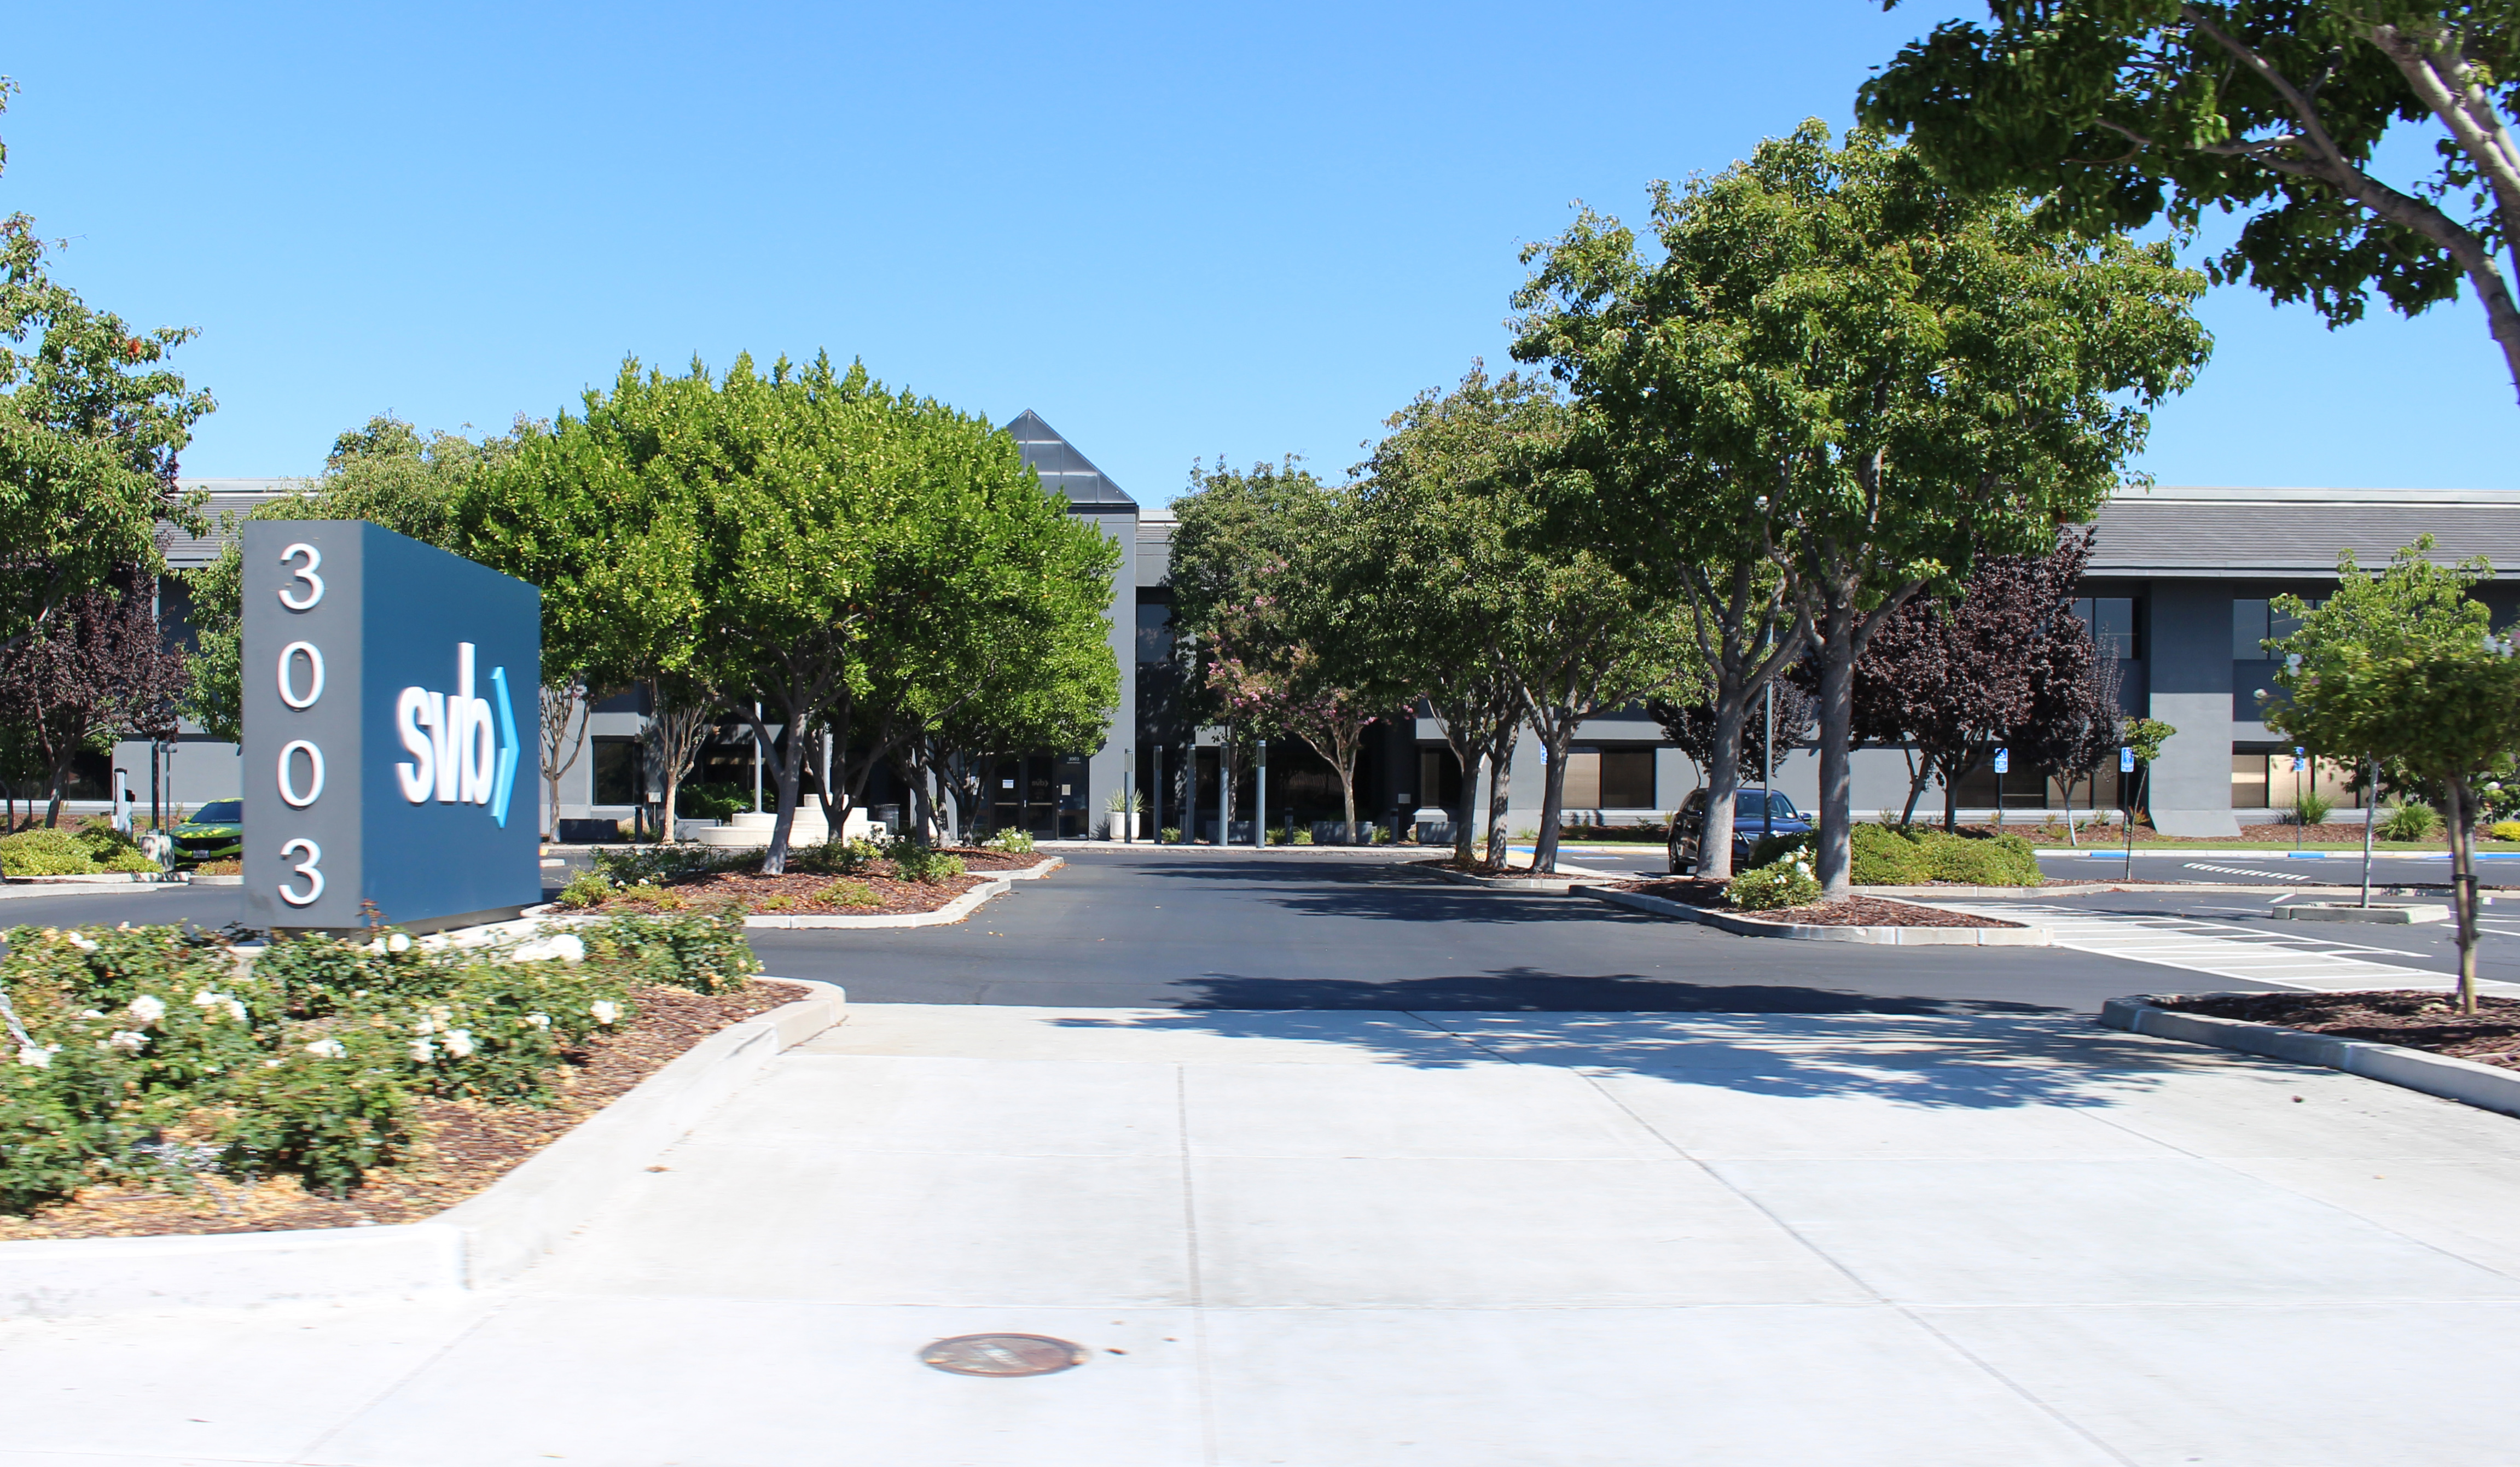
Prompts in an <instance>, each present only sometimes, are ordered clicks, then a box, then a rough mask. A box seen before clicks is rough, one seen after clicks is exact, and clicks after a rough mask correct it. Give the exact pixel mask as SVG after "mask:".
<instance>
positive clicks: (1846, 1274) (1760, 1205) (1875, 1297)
mask: <svg viewBox="0 0 2520 1467" xmlns="http://www.w3.org/2000/svg"><path fill="white" fill-rule="evenodd" d="M1584 1080H1585V1083H1586V1084H1588V1085H1590V1086H1592V1088H1593V1091H1594V1093H1596V1094H1598V1095H1599V1096H1600V1097H1601V1098H1602V1099H1604V1100H1607V1101H1608V1102H1609V1103H1610V1104H1611V1105H1613V1106H1616V1107H1617V1108H1618V1110H1619V1111H1620V1113H1621V1114H1623V1115H1625V1116H1626V1117H1627V1118H1628V1119H1629V1120H1631V1121H1634V1122H1636V1123H1637V1124H1638V1125H1639V1126H1642V1127H1643V1128H1644V1129H1645V1133H1646V1134H1648V1135H1651V1136H1652V1137H1653V1138H1654V1139H1655V1140H1658V1141H1660V1142H1662V1143H1663V1144H1664V1145H1665V1146H1668V1147H1670V1148H1671V1153H1672V1155H1674V1156H1676V1157H1678V1158H1680V1159H1681V1160H1682V1161H1685V1162H1687V1163H1688V1164H1689V1165H1690V1166H1692V1167H1695V1168H1696V1169H1697V1170H1698V1171H1699V1172H1701V1173H1703V1174H1704V1175H1705V1176H1706V1178H1708V1179H1709V1180H1711V1181H1713V1182H1714V1183H1715V1184H1716V1185H1717V1186H1720V1187H1722V1188H1724V1190H1726V1191H1728V1192H1730V1193H1732V1194H1733V1196H1735V1197H1738V1198H1740V1199H1741V1201H1742V1203H1743V1204H1744V1205H1745V1206H1747V1207H1749V1208H1751V1209H1752V1210H1753V1211H1755V1212H1757V1213H1758V1214H1759V1216H1761V1217H1763V1218H1765V1219H1767V1220H1768V1221H1769V1222H1770V1223H1773V1224H1775V1225H1776V1227H1777V1228H1778V1230H1779V1231H1781V1232H1782V1233H1784V1235H1785V1236H1787V1237H1789V1238H1791V1239H1793V1240H1794V1241H1795V1242H1796V1243H1798V1244H1800V1245H1801V1246H1802V1248H1803V1249H1804V1251H1806V1252H1808V1253H1809V1254H1811V1256H1812V1257H1814V1258H1816V1259H1819V1260H1820V1261H1821V1262H1822V1263H1823V1264H1825V1265H1827V1266H1828V1267H1830V1268H1832V1269H1834V1270H1835V1271H1836V1272H1837V1274H1838V1275H1839V1276H1840V1277H1842V1278H1844V1279H1845V1280H1846V1281H1847V1282H1848V1283H1851V1284H1853V1285H1854V1286H1855V1287H1856V1288H1858V1289H1860V1290H1862V1291H1863V1292H1864V1294H1865V1296H1866V1297H1868V1298H1869V1299H1870V1300H1871V1301H1872V1302H1873V1303H1874V1304H1875V1305H1877V1306H1879V1307H1880V1308H1882V1309H1885V1310H1888V1311H1891V1312H1892V1313H1895V1314H1897V1315H1899V1316H1900V1317H1901V1318H1903V1319H1906V1320H1907V1321H1908V1322H1909V1323H1910V1324H1912V1325H1913V1326H1915V1327H1916V1328H1917V1329H1919V1330H1921V1331H1923V1332H1924V1333H1925V1334H1926V1335H1927V1336H1928V1337H1930V1338H1931V1339H1933V1340H1935V1341H1937V1342H1938V1343H1940V1344H1941V1345H1942V1346H1943V1347H1944V1348H1945V1349H1946V1350H1949V1351H1950V1352H1951V1353H1952V1354H1954V1355H1956V1356H1959V1357H1960V1358H1961V1359H1963V1360H1966V1361H1967V1362H1968V1363H1969V1364H1971V1365H1973V1366H1975V1367H1976V1368H1977V1370H1978V1371H1979V1373H1981V1374H1983V1375H1985V1376H1986V1377H1987V1378H1988V1379H1990V1380H1992V1381H1994V1382H1995V1383H1996V1384H1997V1385H1999V1386H2002V1387H2003V1389H2004V1390H2006V1391H2008V1392H2010V1393H2012V1395H2013V1396H2015V1397H2017V1398H2018V1399H2020V1400H2022V1401H2024V1402H2026V1403H2028V1405H2029V1406H2030V1408H2031V1409H2032V1410H2034V1411H2037V1412H2039V1413H2040V1414H2041V1415H2044V1416H2046V1417H2047V1418H2048V1420H2050V1421H2053V1422H2055V1423H2056V1424H2057V1425H2058V1426H2061V1427H2063V1428H2064V1429H2065V1430H2066V1431H2067V1432H2068V1433H2070V1434H2072V1435H2074V1436H2077V1437H2080V1438H2082V1439H2083V1440H2084V1441H2085V1442H2088V1443H2090V1444H2091V1445H2092V1446H2093V1449H2095V1450H2097V1451H2099V1452H2101V1453H2103V1454H2104V1455H2106V1456H2107V1457H2109V1458H2110V1459H2111V1460H2113V1461H2116V1462H2121V1463H2124V1464H2125V1467H2139V1464H2138V1462H2137V1461H2136V1459H2135V1458H2133V1457H2131V1456H2129V1455H2127V1454H2126V1453H2125V1452H2122V1451H2120V1450H2118V1449H2117V1448H2116V1447H2115V1446H2113V1445H2110V1444H2109V1443H2108V1442H2106V1441H2105V1440H2103V1439H2102V1438H2101V1437H2100V1435H2099V1434H2098V1433H2097V1432H2094V1431H2093V1430H2092V1429H2091V1428H2090V1427H2087V1426H2085V1425H2083V1423H2081V1422H2079V1421H2077V1420H2075V1419H2074V1418H2073V1417H2071V1416H2068V1415H2066V1414H2065V1413H2064V1411H2063V1410H2062V1409H2060V1408H2058V1407H2057V1406H2055V1405H2053V1404H2051V1403H2049V1402H2048V1400H2044V1399H2042V1398H2041V1397H2040V1396H2039V1395H2038V1393H2036V1392H2034V1391H2032V1390H2031V1389H2030V1388H2029V1387H2027V1386H2024V1385H2023V1384H2022V1383H2021V1382H2019V1381H2017V1380H2014V1379H2013V1378H2012V1377H2011V1376H2009V1375H2006V1374H2005V1373H2004V1372H2003V1371H2002V1370H1999V1369H1997V1368H1996V1367H1995V1366H1994V1365H1992V1364H1990V1363H1988V1362H1987V1361H1985V1360H1983V1359H1980V1358H1979V1357H1978V1356H1976V1355H1975V1354H1974V1353H1972V1352H1971V1351H1970V1350H1968V1349H1967V1348H1966V1347H1965V1346H1963V1345H1961V1344H1960V1343H1959V1342H1958V1340H1955V1339H1953V1338H1952V1337H1951V1336H1950V1335H1948V1334H1945V1333H1944V1332H1943V1331H1942V1330H1940V1329H1937V1328H1935V1327H1934V1324H1933V1321H1931V1320H1929V1319H1927V1318H1925V1317H1924V1316H1923V1315H1921V1314H1919V1313H1917V1312H1916V1311H1914V1310H1913V1309H1911V1308H1910V1307H1908V1306H1907V1305H1905V1304H1902V1303H1900V1302H1899V1301H1898V1300H1895V1299H1892V1298H1890V1297H1889V1296H1888V1295H1885V1294H1883V1293H1882V1292H1881V1291H1880V1290H1879V1289H1876V1288H1874V1287H1873V1286H1872V1285H1871V1284H1870V1283H1869V1282H1868V1281H1867V1280H1866V1279H1865V1278H1864V1276H1863V1275H1861V1274H1859V1273H1857V1272H1856V1271H1855V1270H1854V1269H1853V1268H1852V1267H1848V1266H1847V1265H1846V1264H1845V1263H1844V1262H1843V1261H1841V1260H1840V1259H1838V1258H1837V1257H1836V1256H1835V1255H1833V1254H1831V1253H1830V1252H1829V1251H1828V1250H1827V1249H1825V1248H1823V1247H1821V1246H1820V1244H1819V1243H1817V1242H1815V1241H1814V1240H1813V1239H1812V1238H1811V1237H1809V1236H1808V1235H1806V1234H1805V1233H1804V1232H1803V1230H1802V1229H1801V1228H1799V1227H1796V1226H1795V1225H1794V1224H1792V1223H1788V1222H1786V1221H1785V1220H1784V1219H1783V1218H1781V1217H1778V1215H1777V1212H1776V1210H1775V1209H1774V1208H1771V1207H1769V1206H1768V1205H1767V1203H1765V1202H1763V1201H1761V1200H1760V1199H1759V1198H1757V1197H1754V1196H1752V1195H1750V1193H1749V1192H1747V1191H1746V1190H1744V1189H1743V1188H1742V1187H1740V1186H1739V1185H1738V1184H1736V1183H1735V1182H1734V1181H1733V1178H1729V1177H1727V1176H1725V1175H1724V1174H1723V1173H1722V1172H1719V1171H1717V1170H1716V1169H1715V1168H1714V1167H1712V1166H1710V1165H1708V1164H1707V1163H1706V1162H1705V1161H1703V1160H1701V1159H1699V1158H1698V1157H1696V1156H1693V1155H1691V1154H1690V1153H1689V1150H1688V1147H1686V1146H1683V1145H1682V1144H1680V1142H1678V1141H1676V1140H1673V1139H1672V1138H1671V1137H1670V1136H1668V1135H1665V1134H1663V1131H1662V1128H1661V1127H1658V1126H1656V1125H1654V1124H1653V1123H1652V1122H1651V1121H1648V1120H1646V1119H1645V1118H1644V1117H1643V1116H1642V1115H1639V1114H1638V1113H1637V1111H1636V1108H1635V1107H1634V1106H1631V1105H1629V1104H1628V1103H1627V1102H1626V1101H1624V1100H1622V1099H1620V1098H1619V1097H1618V1096H1617V1095H1615V1094H1613V1093H1611V1092H1610V1090H1609V1089H1608V1088H1607V1087H1605V1086H1603V1085H1602V1084H1601V1078H1600V1077H1599V1076H1598V1075H1592V1074H1586V1075H1585V1076H1584Z"/></svg>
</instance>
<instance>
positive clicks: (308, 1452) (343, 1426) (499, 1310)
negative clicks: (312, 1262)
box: [289, 1294, 517, 1463]
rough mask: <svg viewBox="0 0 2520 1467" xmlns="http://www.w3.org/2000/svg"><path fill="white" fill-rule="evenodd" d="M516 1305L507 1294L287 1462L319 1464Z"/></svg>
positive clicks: (343, 1414) (515, 1298)
mask: <svg viewBox="0 0 2520 1467" xmlns="http://www.w3.org/2000/svg"><path fill="white" fill-rule="evenodd" d="M516 1302H517V1296H515V1295H514V1294H510V1295H507V1296H506V1297H504V1298H502V1299H501V1300H500V1301H499V1302H498V1303H497V1304H494V1305H492V1306H491V1307H490V1308H488V1309H486V1310H483V1311H481V1317H480V1318H478V1319H475V1320H473V1321H472V1323H470V1324H468V1325H466V1326H464V1327H463V1328H462V1329H459V1330H457V1331H456V1332H455V1335H454V1338H452V1339H450V1340H448V1341H447V1342H446V1343H445V1344H443V1345H440V1346H438V1347H437V1348H436V1349H435V1350H432V1351H430V1352H429V1353H428V1355H427V1358H425V1359H422V1360H421V1361H420V1362H419V1363H417V1364H415V1365H413V1366H412V1367H411V1368H410V1369H408V1370H405V1371H403V1372H402V1373H401V1374H399V1375H397V1376H395V1377H394V1378H393V1379H392V1380H390V1381H387V1382H386V1383H385V1384H383V1385H382V1386H380V1387H378V1388H377V1391H376V1394H375V1395H373V1396H370V1397H369V1398H368V1399H367V1400H364V1401H361V1402H360V1403H359V1404H358V1405H357V1406H356V1407H354V1408H352V1409H351V1410H348V1411H345V1412H343V1413H342V1415H341V1419H339V1420H338V1421H336V1422H334V1423H333V1424H332V1425H331V1426H328V1427H326V1428H325V1429H324V1430H323V1431H321V1432H319V1433H317V1434H316V1437H315V1440H314V1441H312V1442H310V1443H308V1444H307V1445H306V1448H305V1450H303V1451H297V1452H293V1453H291V1454H290V1456H289V1460H290V1461H291V1462H293V1463H307V1462H318V1461H321V1460H323V1459H322V1458H321V1457H319V1456H318V1455H317V1453H319V1452H321V1451H323V1449H324V1448H325V1447H326V1446H327V1445H331V1443H332V1441H333V1439H334V1438H336V1437H337V1436H339V1435H341V1434H342V1433H343V1432H345V1431H348V1430H349V1429H350V1428H351V1427H353V1426H355V1425H357V1424H358V1422H359V1418H361V1417H363V1416H365V1415H367V1414H368V1413H369V1412H370V1411H373V1410H375V1409H376V1408H377V1407H378V1406H380V1405H382V1404H383V1403H384V1400H385V1398H386V1397H388V1396H391V1395H393V1394H394V1393H395V1392H396V1391H399V1390H401V1389H402V1388H403V1387H405V1386H407V1385H410V1384H411V1383H412V1382H413V1381H414V1380H417V1379H418V1378H419V1377H420V1374H421V1372H422V1371H425V1370H427V1369H428V1368H429V1367H430V1366H432V1365H435V1364H436V1363H437V1362H438V1361H439V1360H442V1359H444V1358H446V1357H447V1356H450V1355H452V1354H454V1353H455V1349H456V1347H457V1346H459V1345H462V1344H463V1343H464V1342H465V1341H467V1340H469V1339H471V1338H472V1336H473V1335H475V1334H476V1333H478V1332H479V1331H480V1330H481V1329H482V1327H483V1326H485V1325H487V1324H488V1323H489V1322H490V1321H491V1320H493V1319H496V1318H498V1317H499V1316H500V1315H502V1314H504V1313H506V1312H507V1311H508V1310H509V1308H510V1307H511V1306H513V1305H514V1304H515V1303H516Z"/></svg>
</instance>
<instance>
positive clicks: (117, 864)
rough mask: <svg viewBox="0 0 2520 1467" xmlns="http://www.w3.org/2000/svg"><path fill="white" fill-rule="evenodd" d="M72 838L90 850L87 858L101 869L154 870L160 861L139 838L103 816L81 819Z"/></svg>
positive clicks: (87, 850)
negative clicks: (151, 857) (145, 849)
mask: <svg viewBox="0 0 2520 1467" xmlns="http://www.w3.org/2000/svg"><path fill="white" fill-rule="evenodd" d="M70 839H71V840H73V841H76V842H77V843H78V845H79V848H80V849H81V850H83V851H85V852H87V859H88V860H90V861H92V862H95V863H96V868H97V869H98V870H101V871H154V870H157V869H158V863H157V862H155V861H152V860H150V859H149V857H148V856H147V854H145V853H144V852H143V851H142V850H141V849H140V842H139V840H138V839H137V838H136V837H134V836H131V835H128V834H125V833H124V832H122V831H120V830H116V829H115V828H113V822H111V821H108V820H106V819H105V818H103V817H102V816H91V817H89V818H88V819H87V820H86V821H84V822H81V823H80V825H79V827H78V829H77V830H76V831H75V832H73V833H72V834H71V836H70Z"/></svg>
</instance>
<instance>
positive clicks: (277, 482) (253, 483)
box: [158, 479, 311, 570]
mask: <svg viewBox="0 0 2520 1467" xmlns="http://www.w3.org/2000/svg"><path fill="white" fill-rule="evenodd" d="M175 487H176V488H177V489H179V490H181V491H183V492H184V493H186V494H190V493H192V492H193V491H195V490H200V491H201V492H202V493H203V494H204V495H206V496H208V497H207V498H206V499H205V500H203V503H202V506H201V511H202V516H203V518H205V519H207V520H208V521H209V533H208V534H206V535H199V536H196V535H187V534H185V533H184V532H183V531H182V530H180V529H177V528H176V527H175V526H174V525H172V524H170V523H168V522H167V521H165V520H162V519H161V520H159V521H158V534H159V535H161V536H163V537H164V538H163V540H162V541H161V542H160V543H161V544H163V545H164V547H165V552H166V563H167V564H168V565H170V566H173V567H174V568H175V569H177V570H191V569H194V568H195V567H197V566H203V565H207V564H209V563H210V562H211V561H212V560H215V559H217V558H218V557H219V550H220V548H221V547H222V546H224V545H226V544H227V543H228V540H229V539H230V538H232V537H233V536H234V535H235V533H236V531H235V530H233V529H229V530H227V531H226V533H225V534H222V533H221V525H220V520H221V517H222V516H226V517H229V518H232V519H236V520H243V519H244V518H245V516H246V513H247V511H250V510H252V509H253V508H254V507H255V506H257V505H261V504H266V503H268V502H270V501H272V500H275V499H278V498H280V497H281V496H282V495H286V494H296V493H298V492H300V491H302V490H305V489H307V488H309V487H311V481H310V480H307V479H177V480H176V481H175Z"/></svg>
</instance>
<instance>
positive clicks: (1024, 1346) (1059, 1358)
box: [919, 1335, 1086, 1375]
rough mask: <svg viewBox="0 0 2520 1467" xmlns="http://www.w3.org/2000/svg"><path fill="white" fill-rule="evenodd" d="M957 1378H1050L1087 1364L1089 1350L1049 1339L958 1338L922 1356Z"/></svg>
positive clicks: (998, 1336)
mask: <svg viewBox="0 0 2520 1467" xmlns="http://www.w3.org/2000/svg"><path fill="white" fill-rule="evenodd" d="M919 1358H920V1359H921V1360H922V1361H923V1362H925V1363H927V1364H930V1365H933V1366H935V1367H936V1368H937V1369H939V1370H951V1371H953V1372H954V1373H955V1374H956V1375H1050V1374H1053V1373H1055V1372H1057V1371H1060V1370H1065V1369H1068V1368H1070V1367H1072V1366H1076V1365H1082V1364H1084V1363H1085V1359H1086V1356H1085V1347H1084V1346H1082V1345H1074V1344H1070V1343H1069V1342H1067V1341H1065V1340H1054V1339H1052V1338H1051V1337H1050V1336H1048V1335H956V1336H955V1337H954V1338H952V1339H950V1340H939V1341H937V1342H936V1343H935V1344H933V1345H930V1346H928V1347H927V1348H926V1349H924V1350H922V1351H921V1352H919Z"/></svg>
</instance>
